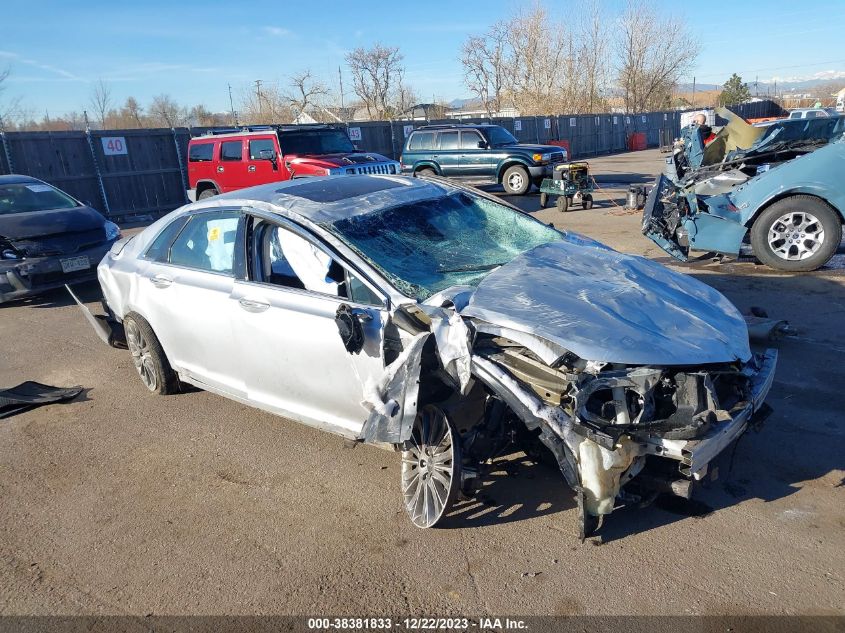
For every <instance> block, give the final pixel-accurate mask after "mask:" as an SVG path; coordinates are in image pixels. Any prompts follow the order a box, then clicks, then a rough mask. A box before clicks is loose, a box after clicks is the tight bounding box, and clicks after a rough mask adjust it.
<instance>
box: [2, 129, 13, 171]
mask: <svg viewBox="0 0 845 633" xmlns="http://www.w3.org/2000/svg"><path fill="white" fill-rule="evenodd" d="M0 140H2V141H3V153H4V154H5V155H6V166H7V167H8V168H9V173H10V174H14V173H15V168H14V167H12V152H11V150H10V149H9V139H7V138H6V133H5V132H0Z"/></svg>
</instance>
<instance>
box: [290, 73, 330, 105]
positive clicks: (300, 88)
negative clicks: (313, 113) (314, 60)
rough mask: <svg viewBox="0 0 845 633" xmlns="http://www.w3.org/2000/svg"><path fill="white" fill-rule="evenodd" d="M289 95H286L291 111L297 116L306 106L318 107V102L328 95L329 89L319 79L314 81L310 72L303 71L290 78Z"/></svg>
mask: <svg viewBox="0 0 845 633" xmlns="http://www.w3.org/2000/svg"><path fill="white" fill-rule="evenodd" d="M290 87H291V93H290V94H288V95H287V100H288V102H289V103H290V107H291V109H292V110H293V111H294V113H295V114H296V115H297V116H299V115H300V114H302V113H303V112H305V111H306V110H307V109H308V106H319V105H320V101H321V100H322V99H323V98H325V97H326V96H327V95H328V94H329V89H328V88H327V87H326V85H325V84H324V83H323V82H322V81H320V80H319V79H315V78H314V76H313V75H312V74H311V71H310V70H304V71H302V72H299V73H297V74H295V75H291V78H290Z"/></svg>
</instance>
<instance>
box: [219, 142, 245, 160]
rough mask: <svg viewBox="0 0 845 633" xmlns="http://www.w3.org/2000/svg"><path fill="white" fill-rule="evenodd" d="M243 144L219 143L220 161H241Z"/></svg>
mask: <svg viewBox="0 0 845 633" xmlns="http://www.w3.org/2000/svg"><path fill="white" fill-rule="evenodd" d="M242 154H243V143H241V142H240V141H226V142H225V143H220V160H241V156H242Z"/></svg>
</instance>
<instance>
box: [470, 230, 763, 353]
mask: <svg viewBox="0 0 845 633" xmlns="http://www.w3.org/2000/svg"><path fill="white" fill-rule="evenodd" d="M460 313H461V315H462V316H464V317H474V318H477V319H480V320H482V321H485V322H487V323H490V324H493V325H495V326H499V327H503V328H508V329H511V330H515V331H517V332H521V333H527V334H530V335H534V336H537V337H540V338H542V339H545V340H546V341H550V342H551V343H553V344H555V345H559V346H562V347H564V348H565V349H566V350H569V351H571V352H573V353H574V354H576V355H578V356H579V357H580V358H582V359H584V360H591V361H602V362H613V363H624V364H627V365H698V364H706V363H720V362H731V361H734V360H737V359H739V360H742V361H745V360H747V359H748V358H750V356H751V350H750V348H749V344H748V330H747V327H746V325H745V321H744V320H743V318H742V316H741V315H740V313H739V311H738V310H737V309H736V307H734V305H733V304H732V303H731V302H730V301H728V300H727V299H726V298H725V297H724V296H723V295H722V294H720V293H719V292H717V291H716V290H714V289H712V288H711V287H709V286H707V285H705V284H703V283H701V282H699V281H697V280H695V279H693V278H691V277H689V276H687V275H683V274H680V273H675V272H673V271H671V270H669V269H668V268H665V267H664V266H661V265H660V264H657V263H655V262H652V261H650V260H648V259H645V258H642V257H635V256H632V255H624V254H622V253H617V252H616V251H613V250H610V249H607V248H605V247H603V246H601V245H598V244H597V243H591V242H590V241H587V240H584V239H583V238H580V237H579V236H577V235H572V234H570V235H568V236H567V238H566V239H565V240H564V241H560V242H553V243H550V244H545V245H542V246H538V247H537V248H535V249H533V250H531V251H528V252H527V253H523V254H522V255H520V256H519V257H517V258H516V259H514V260H513V261H511V262H510V263H508V264H506V265H504V266H502V267H501V268H498V269H496V270H495V271H493V272H492V273H490V274H489V275H488V276H487V277H485V278H484V279H483V280H482V281H481V283H480V284H479V285H478V288H477V289H476V290H475V292H474V293H473V295H472V297H471V298H470V300H469V303H468V304H467V305H466V307H464V308H463V309H462V310H461V311H460Z"/></svg>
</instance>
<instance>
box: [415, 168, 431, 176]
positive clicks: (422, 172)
mask: <svg viewBox="0 0 845 633" xmlns="http://www.w3.org/2000/svg"><path fill="white" fill-rule="evenodd" d="M436 175H437V172H436V171H434V170H433V169H432V168H431V167H423V168H422V169H418V170H417V171H415V172H414V176H425V177H428V176H436Z"/></svg>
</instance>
